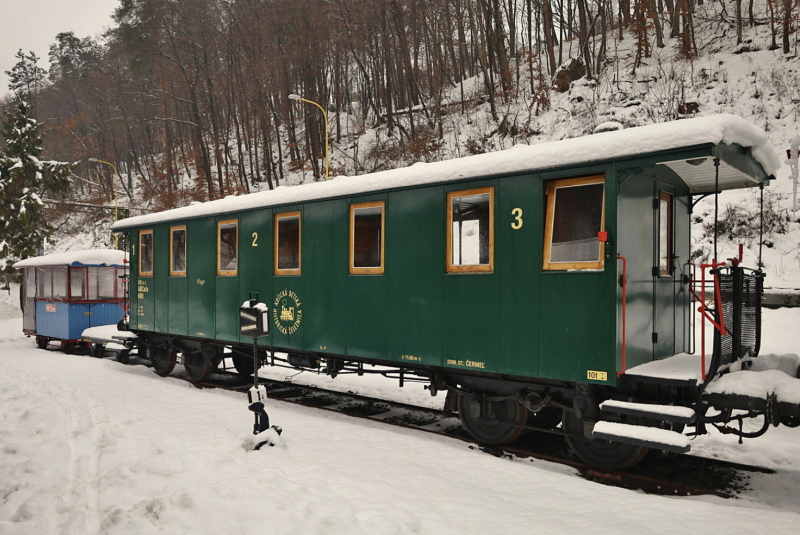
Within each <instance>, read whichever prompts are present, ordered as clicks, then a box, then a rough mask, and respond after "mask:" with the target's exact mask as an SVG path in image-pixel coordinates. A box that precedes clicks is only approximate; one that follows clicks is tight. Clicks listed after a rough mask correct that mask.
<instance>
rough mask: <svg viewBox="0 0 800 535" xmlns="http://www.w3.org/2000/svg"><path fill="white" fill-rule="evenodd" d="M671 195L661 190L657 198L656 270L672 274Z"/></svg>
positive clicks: (660, 272) (663, 273) (662, 273)
mask: <svg viewBox="0 0 800 535" xmlns="http://www.w3.org/2000/svg"><path fill="white" fill-rule="evenodd" d="M672 254H673V240H672V195H670V194H669V193H667V192H665V191H662V192H661V193H660V194H659V199H658V272H659V274H661V275H671V274H672Z"/></svg>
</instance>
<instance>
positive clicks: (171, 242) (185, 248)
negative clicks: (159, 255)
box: [169, 225, 189, 277]
mask: <svg viewBox="0 0 800 535" xmlns="http://www.w3.org/2000/svg"><path fill="white" fill-rule="evenodd" d="M178 230H182V231H183V233H184V234H183V235H184V238H183V262H184V269H183V271H175V270H173V269H172V268H173V267H174V263H173V259H174V258H175V256H174V251H173V246H174V244H175V240H174V239H173V233H174V232H175V231H178ZM188 238H189V235H188V232H187V231H186V225H178V226H175V227H169V276H170V277H185V276H186V267H187V266H188V262H189V257H188V253H189V250H188V249H189V248H188V243H189V239H188Z"/></svg>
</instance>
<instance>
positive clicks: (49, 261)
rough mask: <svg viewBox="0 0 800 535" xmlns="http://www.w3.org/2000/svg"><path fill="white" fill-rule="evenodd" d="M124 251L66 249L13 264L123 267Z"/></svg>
mask: <svg viewBox="0 0 800 535" xmlns="http://www.w3.org/2000/svg"><path fill="white" fill-rule="evenodd" d="M126 255H127V254H126V253H125V251H115V250H113V249H86V250H82V251H67V252H65V253H52V254H47V255H43V256H35V257H33V258H26V259H25V260H20V261H19V262H17V263H15V264H14V267H15V268H17V269H22V268H28V267H45V266H71V267H85V266H117V267H124V266H125V262H126Z"/></svg>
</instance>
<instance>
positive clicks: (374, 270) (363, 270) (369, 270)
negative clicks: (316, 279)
mask: <svg viewBox="0 0 800 535" xmlns="http://www.w3.org/2000/svg"><path fill="white" fill-rule="evenodd" d="M375 207H380V209H381V265H380V267H355V252H356V251H355V234H356V225H355V223H356V210H358V209H360V208H375ZM385 250H386V203H385V202H384V201H375V202H362V203H358V204H351V205H350V260H349V268H350V274H351V275H383V273H384V270H385V266H386V262H385Z"/></svg>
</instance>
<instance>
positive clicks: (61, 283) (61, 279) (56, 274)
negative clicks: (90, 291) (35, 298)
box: [52, 266, 69, 297]
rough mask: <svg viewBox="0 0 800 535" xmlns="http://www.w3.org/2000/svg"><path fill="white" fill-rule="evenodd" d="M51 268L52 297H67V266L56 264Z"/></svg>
mask: <svg viewBox="0 0 800 535" xmlns="http://www.w3.org/2000/svg"><path fill="white" fill-rule="evenodd" d="M52 269H53V297H67V284H68V280H69V271H68V270H69V268H68V267H67V266H56V267H54V268H52Z"/></svg>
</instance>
